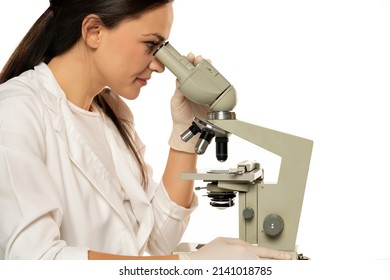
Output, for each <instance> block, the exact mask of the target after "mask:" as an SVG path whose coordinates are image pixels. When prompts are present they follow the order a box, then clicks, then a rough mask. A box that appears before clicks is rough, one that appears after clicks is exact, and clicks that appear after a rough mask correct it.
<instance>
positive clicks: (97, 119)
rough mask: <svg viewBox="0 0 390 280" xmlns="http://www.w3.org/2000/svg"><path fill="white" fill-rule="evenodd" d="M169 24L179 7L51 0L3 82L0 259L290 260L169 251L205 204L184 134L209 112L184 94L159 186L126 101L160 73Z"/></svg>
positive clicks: (177, 103)
mask: <svg viewBox="0 0 390 280" xmlns="http://www.w3.org/2000/svg"><path fill="white" fill-rule="evenodd" d="M172 21H173V8H172V1H171V0H160V1H156V0H154V1H153V0H148V1H146V0H132V1H130V0H127V1H126V0H84V1H76V0H69V1H60V0H52V1H50V7H49V8H48V9H47V10H46V11H45V12H44V14H43V15H42V16H41V17H40V18H39V19H38V21H37V22H36V23H35V24H34V26H33V27H32V28H31V30H30V31H29V32H28V34H27V35H26V36H25V38H24V39H23V41H22V42H21V43H20V45H19V46H18V48H17V49H16V50H15V52H14V53H13V55H12V56H11V58H10V59H9V61H8V62H7V63H6V65H5V67H4V69H3V71H2V73H1V75H0V83H2V84H1V85H0V175H1V176H0V177H1V181H0V207H1V210H0V242H1V243H0V259H87V258H88V259H140V258H141V259H142V258H153V259H178V258H180V259H209V258H217V259H222V258H236V259H241V258H245V259H246V258H255V259H256V258H260V257H265V258H287V259H288V258H290V256H289V255H288V254H286V253H284V252H279V251H274V250H268V249H264V248H259V247H254V246H251V245H249V244H247V243H245V242H242V241H240V240H238V239H227V238H218V239H216V240H214V241H212V242H211V243H210V244H208V245H206V246H204V247H203V248H202V249H200V250H199V251H198V252H196V253H194V254H188V255H185V254H183V255H179V256H177V255H171V254H170V253H171V252H172V251H173V250H174V248H175V247H176V246H177V245H178V243H179V242H180V239H181V236H182V234H183V232H184V230H185V228H186V225H187V223H188V220H189V216H190V214H191V212H192V211H193V210H194V209H195V207H196V205H197V199H196V197H195V196H194V194H193V182H191V181H182V180H179V179H178V178H179V176H178V174H179V173H180V172H182V171H185V170H189V169H193V168H195V166H196V154H195V153H193V143H182V142H181V141H177V139H178V138H179V133H181V132H182V131H183V130H185V129H186V128H187V127H188V125H189V124H190V123H191V121H192V118H193V117H194V116H195V115H197V116H201V115H204V114H205V113H206V111H205V109H204V108H202V107H201V106H199V105H195V104H193V103H190V102H189V101H188V100H187V99H185V98H184V97H183V95H182V94H181V92H180V91H178V90H176V92H175V94H174V96H173V98H172V102H171V111H172V119H173V129H172V135H171V138H170V140H169V144H170V151H169V155H168V160H167V163H166V169H165V172H164V174H163V178H162V180H161V182H160V183H159V184H156V183H155V182H153V179H152V173H151V169H150V167H149V166H148V165H147V164H146V163H145V162H144V159H143V154H144V146H143V144H142V142H141V141H140V139H139V138H138V136H137V133H136V132H135V130H134V122H133V116H132V114H131V111H130V110H129V108H128V107H127V105H126V104H125V103H124V102H123V100H122V98H125V99H128V100H132V99H135V98H137V96H138V94H139V92H140V89H141V88H142V87H143V86H145V85H146V84H147V81H148V80H149V79H150V78H151V75H152V73H153V72H157V73H160V72H162V71H163V70H164V67H163V65H161V64H160V63H159V62H158V61H157V60H156V59H155V57H154V56H153V52H154V51H155V50H156V48H157V47H158V46H160V45H161V43H162V42H164V41H165V40H166V39H167V38H168V37H169V33H170V30H171V25H172ZM190 59H192V61H194V63H197V61H199V59H201V58H200V57H198V58H197V59H195V58H194V57H193V56H190ZM145 252H148V253H149V254H150V255H151V256H150V257H145V256H143V255H144V253H145ZM227 253H228V255H227Z"/></svg>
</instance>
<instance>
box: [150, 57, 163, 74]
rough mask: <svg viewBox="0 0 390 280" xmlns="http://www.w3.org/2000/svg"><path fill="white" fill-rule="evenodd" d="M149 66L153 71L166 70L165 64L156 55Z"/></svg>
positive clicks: (160, 71)
mask: <svg viewBox="0 0 390 280" xmlns="http://www.w3.org/2000/svg"><path fill="white" fill-rule="evenodd" d="M149 68H150V70H152V71H153V72H157V73H162V72H164V70H165V66H164V65H163V64H162V63H161V62H160V61H158V59H157V58H156V57H155V56H153V58H152V61H151V62H150V64H149Z"/></svg>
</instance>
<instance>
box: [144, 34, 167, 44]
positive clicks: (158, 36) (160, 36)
mask: <svg viewBox="0 0 390 280" xmlns="http://www.w3.org/2000/svg"><path fill="white" fill-rule="evenodd" d="M142 35H143V36H150V35H152V36H156V37H157V38H158V40H159V41H161V42H165V41H166V40H167V39H165V38H164V36H162V35H160V34H158V33H150V34H142Z"/></svg>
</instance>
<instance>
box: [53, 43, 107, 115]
mask: <svg viewBox="0 0 390 280" xmlns="http://www.w3.org/2000/svg"><path fill="white" fill-rule="evenodd" d="M87 61H88V60H87V55H86V54H85V52H83V51H81V50H80V47H78V46H76V47H74V48H73V49H71V50H70V51H68V52H66V53H65V54H62V55H60V56H56V57H54V58H53V59H52V60H51V61H50V62H49V64H48V66H49V68H50V70H51V71H52V72H53V75H54V77H55V78H56V80H57V82H58V84H59V85H60V87H61V88H62V90H63V91H64V92H65V95H66V97H67V99H68V100H69V101H70V102H72V103H73V104H75V105H76V106H78V107H80V108H82V109H85V110H90V108H91V105H92V101H93V99H94V97H95V96H96V95H97V94H98V93H99V92H100V91H101V90H102V89H103V86H96V85H98V84H99V83H97V81H96V79H94V74H93V71H92V67H90V65H89V64H88V63H87Z"/></svg>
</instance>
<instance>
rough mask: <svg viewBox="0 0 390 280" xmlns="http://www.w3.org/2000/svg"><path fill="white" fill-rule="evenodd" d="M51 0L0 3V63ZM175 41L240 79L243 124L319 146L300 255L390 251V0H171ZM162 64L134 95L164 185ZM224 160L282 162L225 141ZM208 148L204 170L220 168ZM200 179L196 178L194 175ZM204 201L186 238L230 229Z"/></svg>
mask: <svg viewBox="0 0 390 280" xmlns="http://www.w3.org/2000/svg"><path fill="white" fill-rule="evenodd" d="M48 2H49V1H46V0H45V1H44V0H35V1H31V0H14V1H7V3H6V4H5V2H3V4H2V7H1V8H0V34H1V40H0V42H1V44H0V69H1V68H2V66H3V65H4V63H5V62H6V60H7V58H8V56H9V55H10V54H11V52H12V51H13V49H14V48H15V47H16V45H17V43H18V42H19V41H20V39H21V38H22V36H23V35H24V34H25V33H26V32H27V30H28V29H29V27H30V26H31V25H32V24H33V22H34V21H35V20H36V19H37V18H38V16H40V15H41V14H42V12H43V11H44V10H45V9H46V8H47V6H48ZM174 8H175V23H174V26H173V29H172V33H171V37H170V42H171V43H172V45H174V46H175V48H176V49H178V50H179V51H180V52H182V53H183V54H187V53H188V52H190V51H192V52H194V53H195V54H202V55H203V57H206V58H209V59H211V60H212V62H213V64H214V66H215V67H216V68H217V69H219V70H220V71H221V73H222V74H223V75H224V76H225V77H226V78H227V79H228V80H230V82H231V83H232V84H233V85H234V86H235V88H236V89H237V91H238V104H237V107H236V109H235V111H236V114H237V117H238V119H240V120H243V121H246V122H250V123H254V124H257V125H261V126H264V127H268V128H272V129H274V130H279V131H283V132H287V133H290V134H294V135H297V136H301V137H304V138H308V139H311V140H313V141H314V150H313V156H312V163H311V166H310V174H309V178H308V182H307V187H306V194H305V199H304V204H303V209H302V215H301V222H300V227H299V234H298V239H297V245H298V250H299V251H300V252H302V253H303V254H305V255H307V256H309V257H311V258H312V259H317V260H329V259H379V258H389V257H390V241H389V236H390V222H389V220H390V219H389V216H390V203H389V198H390V191H389V188H390V183H389V179H388V174H389V167H390V166H389V164H388V161H389V158H390V147H389V144H390V136H389V132H388V130H389V120H390V110H389V102H388V96H387V95H388V94H389V93H390V1H388V0H387V1H386V0H382V1H381V0H327V1H309V0H306V1H304V0H296V1H290V0H279V1H264V0H261V1H253V0H241V1H232V0H176V1H175V4H174ZM174 85H175V82H174V77H173V75H172V74H171V73H169V71H166V72H164V73H163V74H161V75H155V76H154V79H152V81H151V82H150V83H149V85H148V87H146V88H145V89H144V90H143V92H142V93H141V96H140V97H139V98H138V99H137V100H136V101H133V102H129V105H130V107H131V108H132V110H133V112H134V114H135V117H136V124H137V129H138V131H139V133H140V135H141V137H142V138H143V141H144V142H145V143H146V144H147V146H148V148H147V159H148V161H149V162H150V163H151V164H152V165H153V167H154V170H155V177H156V180H159V177H160V176H161V174H162V172H163V168H164V165H165V158H166V154H167V151H168V147H167V140H166V139H167V138H168V136H169V133H170V123H171V121H170V111H169V98H170V96H171V94H172V93H173V90H174ZM229 151H230V153H229V160H228V162H227V163H226V165H228V166H231V167H234V166H235V164H236V163H237V162H238V161H241V160H245V159H255V160H257V161H259V162H260V163H261V164H262V165H263V167H264V169H265V172H266V176H267V177H266V180H267V181H273V180H275V178H276V176H277V172H278V170H277V168H278V164H277V162H278V161H277V160H275V159H274V157H273V156H271V155H269V154H267V153H264V152H262V151H261V150H260V149H258V148H256V147H254V146H253V145H252V144H249V143H246V142H243V141H241V140H240V139H238V138H235V137H232V139H231V140H230V145H229ZM222 166H223V165H221V164H220V163H218V162H217V161H216V159H215V157H214V145H212V146H210V148H209V150H208V151H207V154H205V155H203V156H202V157H201V158H200V159H199V167H213V168H214V167H218V168H222ZM198 185H203V184H202V182H199V184H198ZM202 194H203V193H199V196H200V207H199V209H197V210H196V212H195V213H194V214H193V217H192V220H191V222H190V225H189V228H188V230H187V232H186V234H185V236H184V238H183V241H186V242H207V241H209V240H211V239H213V238H214V237H216V236H237V235H238V233H237V231H238V223H237V209H236V207H233V208H232V209H228V210H225V211H219V210H216V209H212V208H211V207H209V206H208V205H207V204H208V203H209V201H208V199H207V198H203V197H201V195H202Z"/></svg>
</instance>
